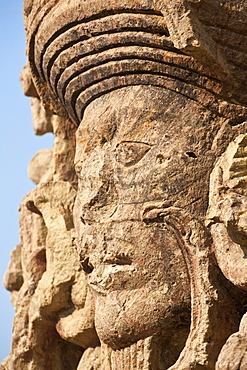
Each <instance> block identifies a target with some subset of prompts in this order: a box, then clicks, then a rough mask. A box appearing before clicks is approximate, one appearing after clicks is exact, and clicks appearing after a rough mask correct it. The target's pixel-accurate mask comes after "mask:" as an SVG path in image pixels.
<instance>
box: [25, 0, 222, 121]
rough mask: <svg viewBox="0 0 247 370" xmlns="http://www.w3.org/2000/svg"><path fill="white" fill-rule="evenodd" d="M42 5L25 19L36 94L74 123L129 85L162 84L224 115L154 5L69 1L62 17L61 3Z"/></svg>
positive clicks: (212, 87) (212, 83)
mask: <svg viewBox="0 0 247 370" xmlns="http://www.w3.org/2000/svg"><path fill="white" fill-rule="evenodd" d="M52 4H53V8H52V7H51V8H49V6H52ZM46 7H47V9H46V12H45V11H44V10H43V18H42V17H41V16H40V14H39V13H38V12H37V13H35V12H34V15H33V18H32V16H30V25H31V28H33V31H31V33H30V39H29V40H30V41H29V46H30V47H29V58H30V60H31V66H32V69H33V73H34V75H35V76H36V77H37V85H38V88H39V93H40V95H41V96H43V97H44V100H45V101H46V102H47V101H48V103H49V102H51V105H52V108H53V110H55V111H58V112H59V111H60V110H61V107H63V108H62V109H63V110H64V109H66V112H67V114H68V115H69V116H70V118H71V119H72V120H73V121H74V122H75V123H76V124H79V123H80V121H81V120H82V117H83V113H84V110H85V108H86V106H87V105H88V104H89V103H90V102H91V101H92V100H94V99H95V98H97V97H99V96H100V95H102V94H105V93H107V92H110V91H112V90H116V89H118V88H121V87H124V86H129V85H153V86H160V87H165V88H167V89H171V90H172V91H176V92H179V93H181V94H185V95H186V96H188V97H189V98H190V99H192V100H197V101H199V102H200V103H201V104H202V106H206V107H207V108H209V109H210V110H212V111H213V112H214V113H216V114H219V115H221V114H222V112H221V111H220V110H221V109H219V102H218V100H219V97H220V94H221V84H220V83H219V81H217V80H215V79H213V78H210V77H209V76H208V73H206V72H205V71H202V68H201V67H200V66H199V65H198V64H197V63H196V62H195V61H194V60H193V59H192V58H191V57H189V56H186V55H185V54H184V53H183V52H181V51H179V50H178V49H176V48H175V47H174V46H173V43H172V42H171V40H170V38H169V32H168V30H167V27H166V22H165V20H164V17H163V16H162V14H161V13H160V12H158V11H157V10H155V9H154V7H153V4H152V2H150V1H146V0H142V1H141V2H139V3H136V2H134V1H133V0H125V1H123V2H119V1H117V2H112V1H107V2H106V4H105V5H104V6H103V5H102V4H99V3H98V2H96V1H91V2H90V4H88V3H87V6H85V4H84V5H83V4H79V5H78V4H77V5H69V4H68V5H67V12H66V5H64V4H63V7H62V6H61V5H60V2H59V1H58V2H56V5H55V4H54V2H48V3H47V4H46ZM65 18H66V22H67V23H66V22H65V21H64V19H65ZM35 24H36V27H34V25H35ZM201 89H202V90H203V98H201V97H202V94H201V93H200V92H199V91H200V90H201Z"/></svg>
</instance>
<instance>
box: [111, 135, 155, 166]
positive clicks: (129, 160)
mask: <svg viewBox="0 0 247 370" xmlns="http://www.w3.org/2000/svg"><path fill="white" fill-rule="evenodd" d="M150 148H151V145H149V144H146V143H141V142H135V141H124V142H122V143H120V144H118V145H117V148H116V159H117V161H118V162H119V163H121V164H122V165H124V166H126V167H129V166H133V165H134V164H136V163H137V162H139V161H140V160H141V159H142V158H143V157H144V155H145V154H146V153H147V152H148V151H149V150H150Z"/></svg>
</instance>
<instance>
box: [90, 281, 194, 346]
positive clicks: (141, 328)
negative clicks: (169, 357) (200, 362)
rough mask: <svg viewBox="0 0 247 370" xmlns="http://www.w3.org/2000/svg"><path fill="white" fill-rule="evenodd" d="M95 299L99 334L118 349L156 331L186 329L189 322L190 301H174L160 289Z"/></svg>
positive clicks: (162, 332)
mask: <svg viewBox="0 0 247 370" xmlns="http://www.w3.org/2000/svg"><path fill="white" fill-rule="evenodd" d="M95 298H96V301H95V303H96V305H95V310H96V315H95V326H96V331H97V334H98V336H99V338H100V340H101V341H102V342H104V343H105V344H107V345H109V346H110V347H111V348H112V349H115V350H116V349H120V348H125V347H128V346H130V345H131V344H133V343H135V342H137V341H138V340H140V339H145V338H147V337H150V336H153V335H156V334H158V335H163V334H168V333H169V332H170V331H171V330H172V328H173V331H174V327H176V328H177V327H178V326H179V327H180V328H182V329H183V330H184V328H186V327H189V325H190V307H189V304H186V303H185V302H183V303H182V302H180V305H179V306H178V305H176V304H172V302H171V296H170V295H169V296H164V291H163V292H162V291H161V290H159V291H148V290H146V289H145V288H143V289H137V290H132V291H124V292H123V291H121V292H120V291H114V292H111V293H109V294H108V295H106V296H100V295H97V296H96V297H95ZM164 299H165V300H166V301H167V302H164ZM168 302H169V304H168ZM176 330H177V329H176Z"/></svg>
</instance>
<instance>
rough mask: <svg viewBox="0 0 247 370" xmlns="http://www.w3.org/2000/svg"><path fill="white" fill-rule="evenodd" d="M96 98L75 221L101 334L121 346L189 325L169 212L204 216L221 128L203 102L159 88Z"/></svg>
mask: <svg viewBox="0 0 247 370" xmlns="http://www.w3.org/2000/svg"><path fill="white" fill-rule="evenodd" d="M99 100H100V104H98V103H99V102H98V103H97V101H95V102H93V103H92V104H91V105H90V106H89V107H88V108H87V110H86V112H85V116H84V119H83V121H82V122H81V125H80V128H79V129H78V132H77V151H76V158H75V166H76V170H77V173H78V176H79V189H78V193H77V200H76V204H75V211H74V219H75V227H76V229H77V231H78V236H79V248H80V250H81V255H82V259H84V263H83V264H84V268H85V270H86V271H87V272H88V273H89V275H88V283H89V285H90V287H91V288H92V290H93V292H94V297H95V322H96V330H97V333H98V335H99V337H100V339H101V340H102V341H103V342H105V343H107V344H109V345H110V346H111V347H112V348H121V347H125V346H127V345H130V344H131V343H133V342H136V341H137V340H138V339H141V338H145V337H147V336H150V335H153V334H156V333H164V332H166V331H167V332H169V330H170V328H171V327H173V330H174V327H177V326H185V325H188V322H189V309H190V282H189V276H188V266H187V265H186V263H185V259H184V254H185V247H184V240H183V235H185V234H186V231H185V230H183V226H184V225H182V221H181V220H179V218H176V217H175V219H176V220H175V219H174V217H173V216H172V210H173V209H176V210H179V209H180V210H181V214H182V213H183V212H184V211H187V212H189V213H190V214H194V215H196V217H197V218H199V219H200V217H203V214H204V212H205V210H204V208H203V206H202V205H203V204H204V203H205V202H204V199H205V197H206V196H207V187H205V186H202V185H201V183H202V182H203V183H204V184H205V179H207V172H208V169H209V167H210V165H211V161H212V159H213V156H212V152H211V144H212V142H211V140H212V138H213V135H212V133H213V132H214V130H216V129H217V126H216V124H215V121H216V120H215V121H213V119H214V117H213V115H212V117H211V113H209V112H206V111H205V110H203V109H202V108H201V107H200V106H199V104H198V103H196V102H194V101H191V100H189V99H187V98H185V97H183V96H181V95H178V94H176V93H174V92H171V91H169V90H164V89H159V88H156V87H143V86H142V87H139V86H136V87H129V88H124V89H120V90H118V91H115V92H112V93H110V94H108V95H105V96H103V97H101V98H100V99H99ZM96 106H97V113H96V109H95V108H96ZM210 117H211V118H212V122H211V120H210ZM206 120H207V124H206V123H205V121H206ZM209 122H210V123H211V124H209ZM207 125H208V127H207ZM202 137H204V140H202ZM169 212H171V216H167V217H165V219H164V215H166V214H167V213H169ZM178 225H179V226H178ZM197 232H199V231H198V230H193V233H194V234H196V233H197Z"/></svg>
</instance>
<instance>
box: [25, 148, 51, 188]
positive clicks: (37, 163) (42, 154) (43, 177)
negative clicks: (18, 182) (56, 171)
mask: <svg viewBox="0 0 247 370" xmlns="http://www.w3.org/2000/svg"><path fill="white" fill-rule="evenodd" d="M52 162H53V148H48V149H42V150H40V151H39V152H37V153H36V154H35V155H34V157H33V158H32V159H31V161H30V163H29V166H28V177H29V178H30V180H32V181H33V182H34V183H35V184H39V183H40V182H46V181H51V180H52V177H53V163H52Z"/></svg>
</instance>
